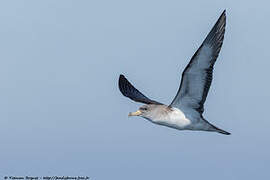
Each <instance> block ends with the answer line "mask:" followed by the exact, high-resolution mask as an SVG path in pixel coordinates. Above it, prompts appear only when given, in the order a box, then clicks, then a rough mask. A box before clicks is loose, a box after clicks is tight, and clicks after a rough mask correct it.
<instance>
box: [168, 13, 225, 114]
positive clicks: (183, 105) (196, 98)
mask: <svg viewBox="0 0 270 180" xmlns="http://www.w3.org/2000/svg"><path fill="white" fill-rule="evenodd" d="M225 24H226V14H225V10H224V11H223V13H222V15H221V16H220V17H219V19H218V21H217V22H216V24H215V25H214V27H213V28H212V30H211V31H210V33H209V34H208V35H207V37H206V38H205V40H204V41H203V43H202V45H201V46H200V47H199V49H198V50H197V51H196V53H195V54H194V55H193V57H192V58H191V60H190V62H189V64H188V65H187V67H186V68H185V70H184V71H183V73H182V80H181V85H180V87H179V90H178V92H177V94H176V96H175V98H174V100H173V101H172V103H171V106H172V107H177V108H180V109H190V110H191V109H194V110H196V111H197V112H199V113H200V114H202V113H203V111H204V105H203V104H204V102H205V100H206V97H207V94H208V91H209V88H210V85H211V82H212V75H213V67H214V64H215V61H216V59H217V57H218V54H219V51H220V49H221V46H222V43H223V39H224V33H225Z"/></svg>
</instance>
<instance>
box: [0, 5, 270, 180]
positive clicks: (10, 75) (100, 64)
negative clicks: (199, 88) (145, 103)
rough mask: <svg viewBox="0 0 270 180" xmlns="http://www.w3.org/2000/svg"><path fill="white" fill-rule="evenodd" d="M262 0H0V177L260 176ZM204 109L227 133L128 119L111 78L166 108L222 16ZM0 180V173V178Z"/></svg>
mask: <svg viewBox="0 0 270 180" xmlns="http://www.w3.org/2000/svg"><path fill="white" fill-rule="evenodd" d="M269 5H270V4H269V2H268V1H251V0H248V1H247V0H241V1H240V0H239V1H234V0H224V1H216V0H212V1H210V0H204V1H195V0H188V1H179V0H167V1H160V0H136V1H125V0H113V1H111V0H110V1H109V0H100V1H97V0H91V1H83V0H81V1H75V0H73V1H70V0H58V1H54V0H46V1H34V0H33V1H30V0H29V1H22V0H20V1H1V2H0V49H1V53H0V58H1V65H0V82H1V83H0V121H1V125H0V146H1V151H0V152H1V153H0V175H1V176H4V175H20V176H25V175H32V176H52V175H58V176H63V175H65V176H78V175H81V176H89V177H90V178H92V179H93V180H108V179H117V180H126V179H128V180H138V179H155V180H164V179H170V180H179V179H196V180H197V179H210V180H212V179H213V180H216V179H219V180H231V179H233V180H239V179H251V180H253V179H269V178H270V175H269V167H270V154H269V152H270V144H269V138H270V119H269V112H270V110H269V102H270V94H269V92H270V85H269V77H270V70H269V67H270V57H269V45H268V44H269V41H270V36H269V32H270V21H269V18H270V14H269ZM224 9H226V10H227V26H226V33H225V40H224V44H223V47H222V49H221V53H220V56H219V58H218V60H217V63H216V66H215V70H214V80H213V83H212V86H211V88H210V92H209V95H208V98H207V101H206V104H205V113H204V116H205V118H206V119H207V120H209V121H210V122H211V123H213V124H215V125H216V126H218V127H220V128H222V129H224V130H226V131H229V132H231V133H232V135H231V136H225V135H221V134H218V133H209V132H191V131H177V130H174V129H169V128H166V127H162V126H157V125H154V124H151V123H149V122H148V121H146V120H144V119H142V118H139V117H132V118H128V117H127V114H128V112H130V111H134V110H136V109H137V108H138V107H139V106H140V105H141V104H138V103H134V102H132V101H131V100H129V99H127V98H125V97H123V96H122V95H121V94H120V91H119V90H118V86H117V80H118V77H119V74H120V73H123V74H124V75H126V77H127V78H128V79H129V80H130V81H131V82H132V83H133V84H134V85H135V86H136V87H137V88H138V89H139V90H141V91H142V92H143V93H145V94H146V95H147V96H149V97H151V98H153V99H155V100H157V101H160V102H163V103H166V104H169V103H170V102H171V100H172V99H173V97H174V96H175V94H176V91H177V89H178V86H179V83H180V79H181V73H182V71H183V69H184V67H185V66H186V65H187V63H188V61H189V60H190V58H191V56H192V55H193V54H194V52H195V51H196V49H197V48H198V47H199V45H200V44H201V42H202V41H203V39H204V38H205V37H206V35H207V33H208V32H209V31H210V29H211V28H212V26H213V25H214V23H215V22H216V20H217V19H218V17H219V16H220V14H221V13H222V11H223V10H224ZM0 178H2V177H0Z"/></svg>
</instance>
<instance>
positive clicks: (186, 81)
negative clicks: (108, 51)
mask: <svg viewBox="0 0 270 180" xmlns="http://www.w3.org/2000/svg"><path fill="white" fill-rule="evenodd" d="M225 24H226V14H225V10H224V11H223V13H222V14H221V16H220V17H219V19H218V20H217V22H216V24H215V25H214V27H213V28H212V30H211V31H210V33H209V34H208V35H207V37H206V38H205V40H204V41H203V43H202V44H201V46H200V47H199V49H198V50H197V51H196V53H195V54H194V55H193V57H192V58H191V60H190V62H189V63H188V65H187V66H186V68H185V69H184V71H183V73H182V79H181V84H180V87H179V90H178V92H177V94H176V96H175V98H174V99H173V101H172V103H171V104H170V105H169V106H167V105H164V104H162V103H159V102H157V101H154V100H152V99H149V98H148V97H146V96H145V95H143V94H142V93H141V92H140V91H139V90H138V89H136V88H135V87H134V86H133V85H132V84H131V83H130V82H129V81H128V80H127V79H126V78H125V76H124V75H122V74H121V75H120V77H119V82H118V83H119V84H118V85H119V89H120V91H121V93H122V94H123V95H124V96H126V97H128V98H130V99H132V100H134V101H136V102H140V103H144V104H145V105H143V106H142V107H140V108H139V110H138V111H136V112H132V113H129V116H141V117H143V118H145V119H147V120H149V121H151V122H153V123H155V124H159V125H163V126H167V127H171V128H175V129H178V130H194V131H212V132H218V133H222V134H226V135H229V134H230V133H229V132H226V131H224V130H222V129H220V128H217V127H216V126H214V125H213V124H211V123H209V122H208V121H207V120H205V118H204V117H203V115H202V114H203V112H204V102H205V100H206V97H207V94H208V91H209V88H210V85H211V82H212V76H213V67H214V64H215V62H216V59H217V57H218V54H219V51H220V49H221V46H222V43H223V39H224V33H225Z"/></svg>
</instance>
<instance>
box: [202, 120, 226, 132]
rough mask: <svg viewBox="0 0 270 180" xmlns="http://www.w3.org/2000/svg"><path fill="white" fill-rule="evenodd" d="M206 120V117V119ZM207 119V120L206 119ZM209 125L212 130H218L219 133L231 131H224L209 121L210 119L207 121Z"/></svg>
mask: <svg viewBox="0 0 270 180" xmlns="http://www.w3.org/2000/svg"><path fill="white" fill-rule="evenodd" d="M204 120H205V119H204ZM205 121H206V120H205ZM206 122H207V123H208V124H209V125H210V127H211V128H210V131H214V132H218V133H221V134H225V135H230V134H231V133H229V132H227V131H224V130H222V129H220V128H218V127H216V126H214V125H213V124H211V123H209V122H208V121H206Z"/></svg>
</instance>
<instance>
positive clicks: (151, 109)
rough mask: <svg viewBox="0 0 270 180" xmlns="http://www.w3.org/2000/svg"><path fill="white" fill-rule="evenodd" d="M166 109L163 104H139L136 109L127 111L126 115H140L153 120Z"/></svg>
mask: <svg viewBox="0 0 270 180" xmlns="http://www.w3.org/2000/svg"><path fill="white" fill-rule="evenodd" d="M166 109H167V108H166V106H164V105H156V104H146V105H143V106H141V107H140V108H139V109H138V111H136V112H131V113H129V114H128V116H141V117H144V118H146V119H150V120H153V119H156V118H158V117H159V116H160V115H162V114H164V113H163V112H164V111H166Z"/></svg>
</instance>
